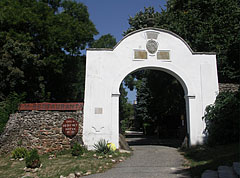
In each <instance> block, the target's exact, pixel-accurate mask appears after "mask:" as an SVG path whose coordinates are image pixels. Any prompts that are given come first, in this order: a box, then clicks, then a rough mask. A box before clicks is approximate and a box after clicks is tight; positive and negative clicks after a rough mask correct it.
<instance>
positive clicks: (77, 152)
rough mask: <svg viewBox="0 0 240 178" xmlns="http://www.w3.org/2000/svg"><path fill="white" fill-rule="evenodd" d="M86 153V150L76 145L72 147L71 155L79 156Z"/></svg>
mask: <svg viewBox="0 0 240 178" xmlns="http://www.w3.org/2000/svg"><path fill="white" fill-rule="evenodd" d="M85 151H86V148H85V147H84V146H82V145H80V144H78V143H75V144H74V145H73V147H72V155H73V156H79V155H82V154H83V153H84V152H85Z"/></svg>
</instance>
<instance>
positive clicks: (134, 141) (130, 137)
mask: <svg viewBox="0 0 240 178" xmlns="http://www.w3.org/2000/svg"><path fill="white" fill-rule="evenodd" d="M125 137H126V140H127V142H128V144H129V146H141V145H155V146H156V145H159V146H168V147H174V148H179V147H180V146H181V143H182V141H181V140H178V139H159V138H158V137H157V136H146V135H143V134H142V133H141V132H139V133H128V134H126V135H125Z"/></svg>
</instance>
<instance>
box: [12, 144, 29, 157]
mask: <svg viewBox="0 0 240 178" xmlns="http://www.w3.org/2000/svg"><path fill="white" fill-rule="evenodd" d="M27 154H28V151H27V149H26V148H23V147H17V148H15V149H14V150H13V151H12V158H14V159H20V158H25V157H26V156H27Z"/></svg>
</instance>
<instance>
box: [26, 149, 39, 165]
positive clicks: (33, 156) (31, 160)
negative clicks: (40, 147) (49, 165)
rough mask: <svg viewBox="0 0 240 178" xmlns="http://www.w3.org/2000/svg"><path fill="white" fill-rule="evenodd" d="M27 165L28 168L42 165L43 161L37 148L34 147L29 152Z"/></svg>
mask: <svg viewBox="0 0 240 178" xmlns="http://www.w3.org/2000/svg"><path fill="white" fill-rule="evenodd" d="M25 162H26V167H28V168H38V167H40V165H41V161H40V158H39V155H38V152H37V150H36V149H33V150H31V151H29V152H28V154H27V156H26V159H25Z"/></svg>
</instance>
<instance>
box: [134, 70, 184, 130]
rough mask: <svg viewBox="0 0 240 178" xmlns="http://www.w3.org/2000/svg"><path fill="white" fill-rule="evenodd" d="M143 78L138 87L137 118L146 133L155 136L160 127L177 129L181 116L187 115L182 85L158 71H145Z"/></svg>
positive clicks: (140, 79)
mask: <svg viewBox="0 0 240 178" xmlns="http://www.w3.org/2000/svg"><path fill="white" fill-rule="evenodd" d="M141 77H143V78H138V80H139V84H138V85H137V105H136V118H137V120H138V121H139V122H140V123H141V125H142V126H143V129H144V133H145V134H153V133H154V131H155V130H156V131H157V132H159V130H160V127H161V129H162V130H163V129H164V128H163V127H168V129H169V127H170V125H171V127H173V128H175V129H176V128H177V127H178V126H179V122H180V119H179V118H180V115H184V114H185V100H184V97H183V96H184V91H183V89H182V86H181V84H180V83H179V82H178V81H177V80H176V79H175V78H174V77H173V76H171V75H169V74H166V73H164V72H161V71H156V70H145V71H144V72H142V74H141ZM173 119H176V120H174V121H173ZM169 123H170V124H169Z"/></svg>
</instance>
